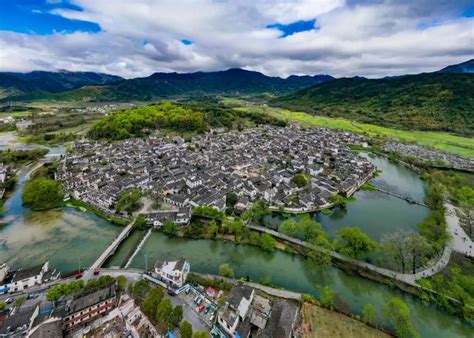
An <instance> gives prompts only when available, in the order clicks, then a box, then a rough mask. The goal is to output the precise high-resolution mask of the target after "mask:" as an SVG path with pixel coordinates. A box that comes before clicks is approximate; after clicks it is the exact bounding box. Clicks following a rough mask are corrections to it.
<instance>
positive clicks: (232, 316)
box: [217, 284, 255, 337]
mask: <svg viewBox="0 0 474 338" xmlns="http://www.w3.org/2000/svg"><path fill="white" fill-rule="evenodd" d="M254 295H255V290H254V289H253V288H252V287H250V286H247V285H243V284H239V285H236V286H235V287H234V288H233V289H232V291H231V292H230V293H229V296H228V298H227V301H226V303H225V305H224V306H223V307H222V308H221V309H219V312H218V314H217V322H218V323H219V326H220V327H221V329H223V330H224V331H225V332H227V333H228V334H229V335H230V336H231V337H234V336H236V333H237V331H236V329H237V326H238V325H239V323H240V322H242V321H244V320H245V317H246V316H247V313H248V311H249V308H250V304H252V301H253V297H254Z"/></svg>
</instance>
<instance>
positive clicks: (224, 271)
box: [219, 263, 234, 278]
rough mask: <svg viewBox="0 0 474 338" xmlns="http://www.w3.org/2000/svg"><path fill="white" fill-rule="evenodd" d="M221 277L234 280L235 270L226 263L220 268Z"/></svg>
mask: <svg viewBox="0 0 474 338" xmlns="http://www.w3.org/2000/svg"><path fill="white" fill-rule="evenodd" d="M219 275H221V276H224V277H228V278H234V270H233V269H232V268H231V267H230V265H229V264H227V263H224V264H221V266H219Z"/></svg>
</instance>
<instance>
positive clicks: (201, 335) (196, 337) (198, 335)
mask: <svg viewBox="0 0 474 338" xmlns="http://www.w3.org/2000/svg"><path fill="white" fill-rule="evenodd" d="M193 338H209V334H208V333H207V332H206V331H197V332H194V333H193Z"/></svg>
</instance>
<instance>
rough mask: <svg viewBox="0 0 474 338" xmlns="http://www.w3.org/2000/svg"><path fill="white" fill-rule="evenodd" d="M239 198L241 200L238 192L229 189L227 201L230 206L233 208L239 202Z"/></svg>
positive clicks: (226, 196)
mask: <svg viewBox="0 0 474 338" xmlns="http://www.w3.org/2000/svg"><path fill="white" fill-rule="evenodd" d="M238 200H239V196H237V194H236V193H235V192H233V191H229V192H228V193H227V194H226V195H225V203H226V205H227V206H228V207H231V208H233V207H234V206H235V205H236V204H237V201H238Z"/></svg>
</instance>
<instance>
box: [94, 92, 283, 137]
mask: <svg viewBox="0 0 474 338" xmlns="http://www.w3.org/2000/svg"><path fill="white" fill-rule="evenodd" d="M257 124H272V125H278V126H285V125H286V123H285V122H284V121H283V120H281V119H278V118H275V117H272V116H269V115H265V114H260V113H258V112H247V111H237V110H234V109H232V108H230V107H226V106H224V105H222V104H219V103H217V102H195V101H189V102H185V103H181V104H174V103H170V102H163V103H160V104H158V105H149V106H144V107H140V108H133V109H126V110H122V111H119V112H116V113H114V114H112V115H109V116H107V117H105V118H103V119H102V120H100V121H99V122H97V123H96V124H95V125H94V126H93V127H92V128H91V129H90V130H89V136H90V137H91V138H94V139H101V138H104V139H108V140H123V139H126V138H131V137H141V136H144V135H146V134H150V133H152V132H156V131H166V132H167V133H168V134H170V133H169V132H170V131H171V132H175V133H177V134H189V133H201V132H204V131H207V130H209V128H212V127H225V128H238V129H241V128H244V127H252V126H255V125H257Z"/></svg>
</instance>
